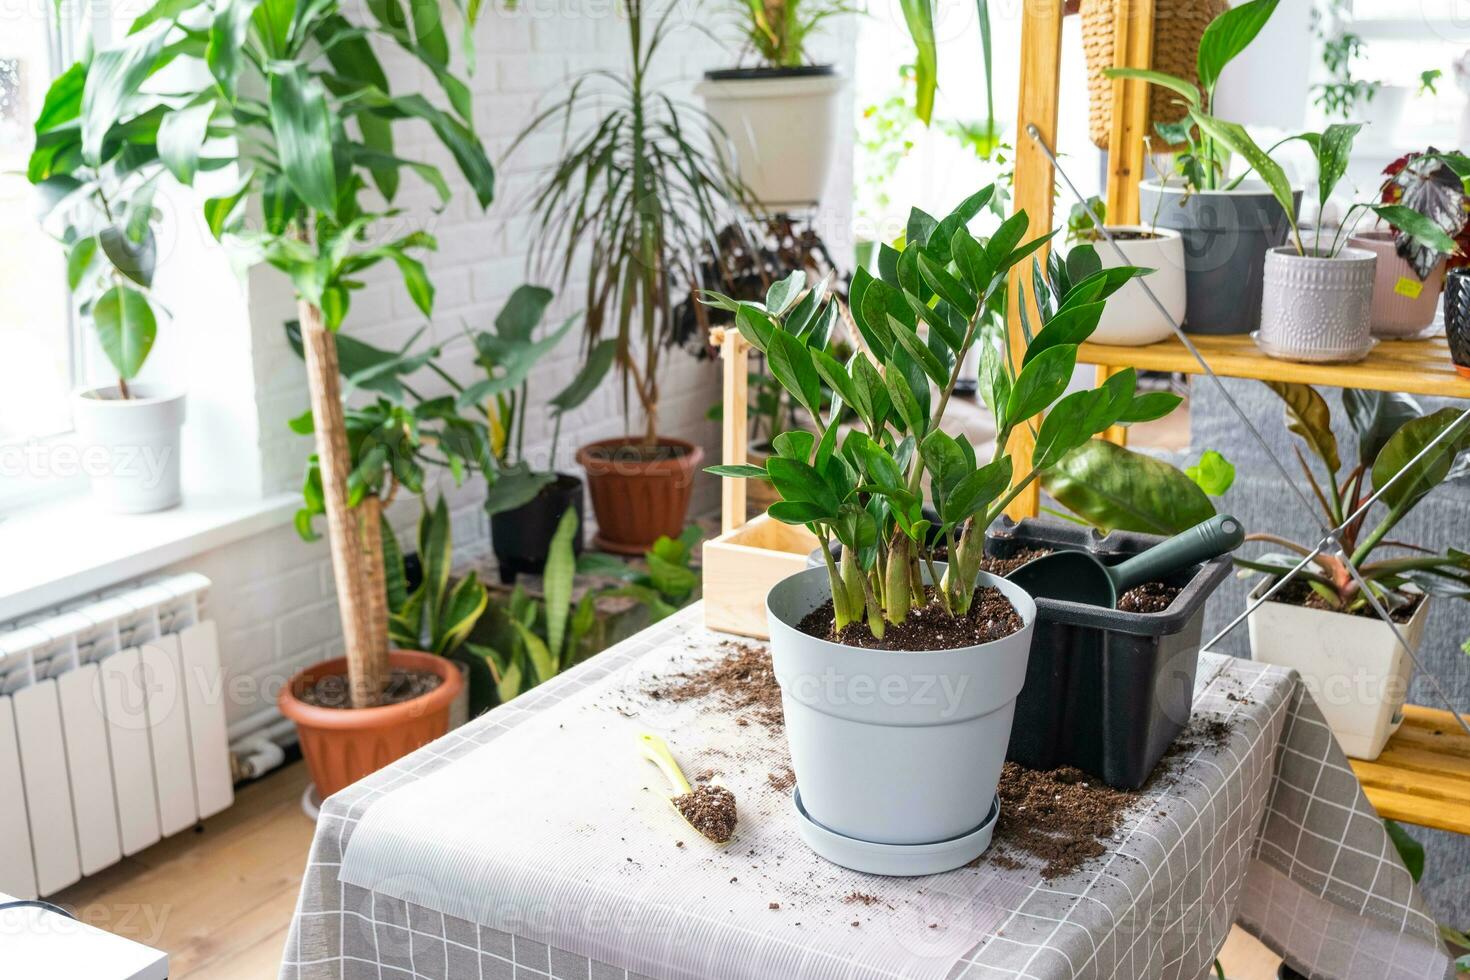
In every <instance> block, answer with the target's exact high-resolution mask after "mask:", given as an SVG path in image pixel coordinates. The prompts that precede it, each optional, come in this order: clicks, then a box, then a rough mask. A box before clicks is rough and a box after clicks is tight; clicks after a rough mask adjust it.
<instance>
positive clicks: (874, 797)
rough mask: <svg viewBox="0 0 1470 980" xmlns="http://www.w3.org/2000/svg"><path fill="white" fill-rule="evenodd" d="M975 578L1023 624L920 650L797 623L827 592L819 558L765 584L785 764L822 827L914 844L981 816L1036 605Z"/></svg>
mask: <svg viewBox="0 0 1470 980" xmlns="http://www.w3.org/2000/svg"><path fill="white" fill-rule="evenodd" d="M980 582H981V584H984V585H992V586H995V587H996V588H999V589H1000V590H1001V591H1002V592H1003V593H1004V594H1005V595H1006V597H1007V598H1009V599H1010V600H1011V602H1012V603H1013V604H1014V605H1015V607H1016V610H1017V611H1018V612H1019V613H1020V614H1021V617H1022V619H1024V620H1025V623H1026V625H1025V627H1024V628H1023V629H1021V630H1020V631H1018V632H1016V633H1013V634H1012V635H1010V636H1008V637H1005V638H1004V639H1001V640H997V641H995V642H993V643H986V644H982V645H980V646H974V647H964V648H962V649H957V650H936V651H931V652H922V653H907V652H900V651H892V650H866V649H860V648H856V647H848V646H842V645H840V644H836V643H829V642H827V641H825V640H820V639H817V638H816V637H812V636H808V635H807V634H805V633H802V632H801V631H800V630H798V629H797V628H796V624H797V623H799V622H800V621H801V619H802V617H804V616H805V615H806V614H807V613H809V612H811V611H812V610H813V609H815V608H817V607H818V606H819V605H821V604H822V602H824V601H825V600H826V599H827V598H829V594H828V586H827V572H826V569H824V568H810V569H807V570H806V571H803V572H798V573H797V574H795V575H792V576H790V577H788V578H786V579H783V580H782V581H781V582H779V583H777V585H776V586H775V588H773V589H771V591H770V593H769V595H768V596H767V600H766V608H767V613H768V618H769V621H770V632H771V656H772V660H773V662H774V666H775V671H776V679H777V681H778V682H779V683H780V685H781V703H782V708H783V710H784V711H785V714H786V738H787V741H788V742H789V744H790V747H791V762H792V767H793V769H794V770H795V771H796V782H797V785H798V787H800V790H801V799H802V804H803V806H804V808H805V810H806V812H807V813H808V814H809V815H810V816H811V818H812V820H814V821H815V822H816V823H818V824H820V825H821V826H822V827H825V828H826V829H828V830H830V831H833V832H835V833H837V834H840V835H842V836H844V837H848V838H852V839H855V840H858V841H865V842H870V843H875V844H908V845H913V844H930V843H936V842H940V841H947V840H950V839H952V838H956V837H960V836H962V835H966V834H969V833H971V832H973V831H974V830H975V829H976V828H977V827H979V826H981V825H982V824H983V823H984V822H985V820H986V817H987V815H988V814H989V811H990V806H991V803H992V801H993V800H994V799H995V790H996V786H997V784H998V783H999V781H1000V768H1001V764H1002V763H1003V762H1004V761H1005V754H1006V745H1007V743H1008V742H1009V740H1010V735H1011V717H1012V714H1013V712H1014V710H1015V705H1016V695H1017V694H1019V693H1020V691H1021V685H1022V684H1023V683H1024V682H1025V680H1026V661H1027V657H1028V656H1029V654H1030V648H1031V633H1032V630H1033V628H1034V626H1035V624H1036V604H1035V603H1034V602H1032V601H1031V597H1030V596H1028V595H1027V594H1026V593H1025V592H1023V591H1022V590H1021V589H1020V588H1018V587H1017V586H1015V585H1012V584H1011V583H1010V582H1007V581H1004V580H1003V579H998V578H996V577H994V576H992V575H987V574H982V575H981V576H980ZM964 860H969V858H968V857H967V858H965V859H964ZM961 863H963V861H961Z"/></svg>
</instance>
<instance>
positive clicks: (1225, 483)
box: [1184, 449, 1235, 497]
mask: <svg viewBox="0 0 1470 980" xmlns="http://www.w3.org/2000/svg"><path fill="white" fill-rule="evenodd" d="M1184 475H1185V476H1187V477H1189V478H1190V479H1191V480H1193V481H1194V482H1195V485H1196V486H1198V487H1199V488H1200V489H1201V490H1203V491H1204V492H1205V493H1207V494H1209V495H1210V496H1211V497H1222V496H1224V495H1225V493H1226V492H1227V491H1228V490H1229V489H1230V488H1231V487H1232V486H1233V485H1234V484H1235V464H1234V463H1232V462H1230V460H1228V459H1226V458H1225V457H1224V456H1223V455H1221V453H1220V451H1219V450H1217V449H1206V450H1205V451H1204V452H1203V453H1201V454H1200V457H1199V462H1197V463H1195V464H1194V465H1193V466H1187V467H1185V468H1184Z"/></svg>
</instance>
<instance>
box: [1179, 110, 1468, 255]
mask: <svg viewBox="0 0 1470 980" xmlns="http://www.w3.org/2000/svg"><path fill="white" fill-rule="evenodd" d="M1190 118H1192V119H1193V120H1194V121H1195V123H1196V124H1197V125H1198V126H1199V128H1200V129H1201V130H1203V131H1204V132H1206V133H1209V134H1210V135H1211V136H1212V137H1213V138H1214V139H1215V140H1216V141H1217V142H1218V143H1219V144H1220V145H1221V146H1224V147H1227V148H1228V149H1230V150H1231V151H1233V152H1235V153H1239V154H1240V155H1241V156H1242V157H1244V158H1245V161H1246V163H1248V164H1249V165H1250V167H1251V169H1252V170H1254V171H1255V172H1256V173H1257V174H1259V175H1260V177H1261V179H1262V180H1263V181H1265V183H1266V186H1267V187H1268V188H1269V189H1270V191H1271V196H1272V197H1274V198H1276V201H1277V203H1278V204H1280V205H1281V208H1282V210H1283V211H1285V212H1286V219H1287V221H1288V222H1289V223H1290V224H1291V235H1292V243H1293V244H1294V245H1295V246H1296V251H1297V254H1298V255H1303V256H1305V255H1315V256H1318V257H1320V258H1334V257H1336V256H1337V255H1338V254H1339V253H1340V252H1341V251H1342V249H1343V247H1344V246H1345V245H1347V243H1348V239H1349V238H1350V237H1351V236H1352V233H1353V230H1354V228H1356V227H1357V225H1358V222H1359V221H1361V220H1362V218H1363V217H1365V216H1366V215H1367V214H1368V212H1370V211H1371V212H1372V213H1373V214H1376V215H1377V216H1378V218H1379V219H1380V220H1381V221H1383V222H1385V223H1386V224H1388V225H1389V227H1391V228H1393V229H1394V230H1395V231H1396V232H1397V233H1398V234H1399V235H1401V236H1404V238H1405V239H1406V240H1407V241H1408V243H1409V244H1408V246H1407V248H1408V249H1409V250H1410V251H1411V252H1419V251H1423V252H1424V253H1427V254H1429V255H1432V256H1438V255H1440V254H1444V255H1449V254H1451V253H1453V252H1454V251H1455V250H1456V245H1455V241H1454V239H1453V238H1451V237H1450V234H1448V233H1446V231H1445V228H1444V227H1442V226H1441V224H1440V222H1441V221H1442V220H1444V219H1443V216H1442V215H1440V214H1437V213H1432V216H1431V215H1427V214H1422V213H1420V212H1419V211H1417V210H1415V208H1413V207H1410V206H1409V205H1408V204H1407V203H1399V204H1374V203H1371V202H1362V201H1360V202H1357V203H1354V204H1352V205H1350V206H1349V207H1348V209H1347V212H1346V213H1345V214H1344V215H1343V219H1342V221H1341V222H1340V223H1339V224H1338V226H1337V228H1336V229H1334V230H1333V232H1332V234H1331V235H1330V236H1329V237H1328V239H1327V241H1326V244H1325V246H1324V243H1323V239H1322V231H1323V228H1322V222H1321V220H1319V221H1318V222H1317V227H1316V229H1315V232H1314V237H1313V239H1312V243H1311V246H1310V248H1309V247H1308V245H1307V243H1306V241H1305V240H1304V239H1303V238H1302V231H1301V227H1300V226H1299V225H1298V224H1297V217H1296V202H1295V197H1294V195H1295V192H1294V191H1293V190H1292V187H1291V181H1290V180H1288V179H1287V177H1286V171H1285V170H1283V169H1282V167H1281V165H1280V164H1278V163H1277V162H1276V161H1275V160H1273V159H1272V158H1271V154H1270V152H1269V151H1267V150H1263V149H1261V147H1260V146H1259V145H1258V144H1257V143H1256V141H1255V140H1254V139H1252V138H1251V135H1250V133H1248V132H1246V129H1245V127H1244V126H1242V125H1240V124H1239V123H1233V122H1228V121H1227V120H1224V119H1219V118H1216V117H1214V116H1209V115H1206V114H1204V113H1203V112H1201V111H1199V110H1195V109H1191V110H1190ZM1362 128H1363V124H1362V123H1334V124H1333V125H1331V126H1328V127H1327V128H1326V129H1324V130H1323V131H1322V132H1320V133H1303V134H1302V135H1300V136H1289V137H1287V138H1286V139H1284V140H1282V141H1281V142H1280V143H1277V144H1276V146H1273V147H1272V148H1271V149H1272V150H1275V149H1276V148H1277V147H1279V146H1281V145H1282V144H1284V143H1289V142H1292V141H1293V140H1301V141H1302V142H1304V143H1306V144H1307V145H1308V146H1310V147H1311V148H1312V156H1313V158H1314V159H1315V160H1316V162H1317V181H1316V186H1317V207H1318V215H1319V216H1320V215H1322V214H1323V213H1325V210H1326V207H1327V202H1328V201H1330V200H1331V199H1332V192H1333V191H1334V190H1336V189H1337V185H1338V183H1339V182H1340V181H1341V180H1342V178H1343V176H1344V175H1345V174H1346V173H1347V169H1348V161H1349V158H1350V157H1351V155H1352V150H1353V140H1354V139H1356V138H1357V135H1358V132H1359V131H1360V130H1362ZM1457 162H1463V164H1464V165H1466V167H1467V170H1466V172H1467V173H1470V160H1466V159H1465V158H1463V157H1458V158H1457ZM1413 200H1414V201H1415V203H1416V204H1419V205H1420V206H1424V205H1425V204H1427V203H1428V200H1427V198H1425V197H1423V196H1416V197H1415V198H1414V199H1413ZM1459 218H1460V220H1461V221H1463V219H1464V215H1463V212H1462V213H1461V214H1460V215H1459ZM1456 230H1458V228H1457V229H1456Z"/></svg>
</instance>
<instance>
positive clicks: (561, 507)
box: [490, 473, 586, 585]
mask: <svg viewBox="0 0 1470 980" xmlns="http://www.w3.org/2000/svg"><path fill="white" fill-rule="evenodd" d="M569 507H574V508H576V511H577V533H576V536H575V537H573V538H572V552H573V553H574V554H578V555H580V554H581V553H582V528H583V527H584V526H585V524H586V521H585V520H584V519H583V510H582V481H581V480H579V479H578V478H577V477H575V476H569V475H567V474H566V473H558V474H557V475H556V479H555V480H552V481H551V482H550V483H548V484H547V485H546V486H544V487H542V488H541V492H540V493H538V494H537V495H536V496H535V497H533V498H532V499H531V501H530V502H529V503H525V504H522V505H521V506H519V507H516V508H514V509H512V510H503V511H501V512H500V513H498V514H492V515H491V516H490V544H491V546H492V547H494V549H495V560H496V561H497V562H498V563H499V564H500V581H501V582H503V583H505V584H506V585H510V584H511V583H512V582H514V581H515V580H516V576H517V575H518V574H520V573H521V572H525V573H527V574H529V575H540V574H541V573H542V572H543V571H544V570H545V569H546V552H547V549H548V548H549V547H550V546H551V538H552V535H554V534H555V533H556V525H557V524H558V523H559V522H560V521H561V515H562V514H565V513H566V512H567V508H569Z"/></svg>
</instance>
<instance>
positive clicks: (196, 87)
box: [28, 0, 495, 707]
mask: <svg viewBox="0 0 1470 980" xmlns="http://www.w3.org/2000/svg"><path fill="white" fill-rule="evenodd" d="M478 9H479V8H478V5H477V4H475V3H470V4H469V5H468V6H460V5H458V3H448V4H441V3H439V2H437V0H425V2H419V3H415V4H414V6H413V11H412V16H411V17H410V16H409V14H408V13H407V12H406V11H405V9H404V7H403V6H402V5H401V4H399V3H398V2H397V0H382V2H374V3H370V4H369V5H368V9H367V11H366V13H364V12H362V11H361V10H359V8H356V7H351V6H349V5H346V4H343V3H341V2H340V0H318V2H313V3H292V2H290V0H163V2H159V3H156V4H154V5H153V6H152V7H150V8H149V9H148V10H147V11H146V12H144V13H143V14H142V15H141V16H140V17H139V18H138V19H137V20H135V21H134V23H133V25H132V27H131V28H130V30H129V32H128V34H127V35H126V36H125V37H124V38H123V40H122V41H120V42H119V43H117V44H116V45H114V46H112V47H109V48H106V49H104V50H101V51H96V52H88V53H87V54H85V55H84V56H83V58H82V59H81V60H80V61H79V62H78V63H77V64H76V65H73V66H72V67H71V68H69V69H68V70H67V71H66V72H64V73H63V74H62V75H61V76H60V77H59V78H58V79H57V80H56V81H55V82H54V83H53V84H52V86H51V88H50V90H49V91H48V92H47V95H46V100H45V103H44V104H43V106H42V108H41V113H40V118H39V120H38V123H37V134H36V150H35V153H34V154H33V156H32V158H31V161H30V166H29V168H28V170H29V176H30V177H31V179H32V180H33V181H34V182H35V183H36V184H37V185H38V186H39V187H41V188H42V190H43V193H46V194H51V193H53V192H56V191H64V189H65V188H68V187H71V184H72V182H73V181H75V180H77V178H76V177H75V176H74V174H73V171H74V169H75V168H76V166H77V161H81V163H83V164H85V165H86V166H87V167H90V168H94V169H97V168H104V169H108V170H110V171H111V172H112V173H113V174H115V175H122V174H128V173H134V172H139V173H141V172H142V171H143V170H144V169H146V168H148V167H150V166H154V165H156V164H157V163H159V162H161V163H163V164H164V165H165V166H166V167H167V168H168V169H169V171H170V172H171V173H172V174H173V176H174V177H176V178H177V179H179V180H182V181H183V182H184V183H191V182H193V180H194V178H195V177H196V176H197V174H198V172H199V171H200V170H202V169H214V168H216V167H220V166H223V165H225V164H226V163H227V164H228V165H231V166H233V168H234V177H235V180H234V182H233V184H232V185H231V186H230V187H229V189H228V190H227V191H225V192H224V193H223V194H221V195H219V196H217V197H213V198H210V199H209V200H207V201H206V202H205V205H204V217H205V220H206V222H207V223H208V226H209V228H210V230H211V231H212V232H213V233H214V234H215V235H216V236H218V237H221V238H224V239H226V240H227V241H228V242H229V243H230V244H231V245H232V246H234V247H236V248H237V249H238V250H239V252H240V253H241V255H242V256H243V257H244V258H245V259H247V260H250V261H264V262H267V263H269V264H270V265H272V266H274V267H276V268H278V269H280V270H282V271H283V272H285V273H286V274H287V275H288V276H289V277H290V279H291V282H292V285H293V287H294V289H295V291H296V295H297V300H298V309H299V311H300V322H301V330H302V339H303V342H304V343H303V347H304V348H305V353H306V358H307V382H308V388H309V390H310V392H311V395H312V405H313V408H314V409H315V415H316V419H315V422H316V424H315V431H316V436H317V449H318V455H319V457H320V459H321V473H322V480H321V487H322V507H323V510H324V511H325V512H326V513H327V515H328V518H329V523H330V525H331V527H332V528H333V533H332V541H331V544H332V550H333V565H334V568H335V569H336V571H337V587H338V595H339V602H338V605H339V608H340V610H341V613H342V621H343V631H344V634H345V640H346V652H347V660H348V672H349V677H350V683H349V688H350V691H351V695H352V703H353V705H354V706H357V707H366V706H371V705H374V704H376V703H377V701H378V699H379V697H380V694H381V690H382V682H383V679H384V678H385V677H386V672H387V647H388V636H387V628H386V624H385V623H383V622H382V621H380V619H379V617H378V616H377V615H376V613H375V612H374V609H373V606H372V602H373V601H374V600H373V599H372V598H371V597H372V595H373V593H374V591H375V584H376V583H378V582H380V581H381V580H382V575H383V571H382V568H381V567H380V563H381V549H380V547H379V545H378V541H377V539H378V534H379V512H380V510H381V500H380V499H379V498H378V496H377V495H376V494H375V493H370V492H367V490H366V489H365V488H360V487H361V484H360V483H358V484H354V482H353V480H352V479H351V474H352V473H353V471H354V469H355V465H354V461H353V460H352V458H351V451H350V447H349V444H348V443H349V440H348V436H347V433H346V431H345V430H346V424H345V421H344V419H343V411H342V399H341V382H340V378H339V372H338V368H337V363H336V362H337V349H336V343H335V341H336V330H337V328H338V327H339V326H341V324H342V323H343V321H344V319H345V318H346V316H347V313H348V309H349V306H350V299H351V294H352V292H353V291H355V290H357V289H359V288H360V287H361V286H362V285H363V280H362V278H361V276H362V273H363V272H364V271H365V270H367V269H369V268H371V267H373V266H376V265H378V264H380V263H383V262H391V263H393V264H394V265H395V266H397V268H398V271H399V273H400V275H401V276H402V279H403V283H404V286H405V288H406V289H407V291H408V294H409V296H410V297H411V298H412V300H413V302H414V304H415V305H416V306H417V307H418V308H419V309H420V310H421V311H422V312H423V313H424V314H425V315H428V314H429V313H430V312H431V311H432V308H433V302H434V288H433V285H432V283H430V281H429V278H428V275H427V272H426V270H425V268H424V266H423V263H422V262H421V261H420V260H419V258H418V257H417V255H418V254H420V253H422V252H424V251H426V250H429V249H432V248H433V247H434V239H433V237H432V236H430V235H429V234H428V233H426V232H424V231H422V230H413V231H409V232H407V233H406V234H399V235H397V236H396V237H394V235H392V234H390V233H389V232H388V230H387V229H388V228H389V226H390V221H391V222H396V223H401V222H402V218H401V215H400V214H399V212H397V211H396V210H395V209H394V208H393V207H392V203H391V202H392V201H393V199H394V198H395V196H396V195H397V192H398V189H399V184H400V179H401V177H402V175H403V173H404V172H405V171H407V172H408V173H410V174H413V175H414V176H416V177H417V178H418V179H420V180H422V181H423V182H424V183H426V184H427V185H428V186H429V187H430V188H431V189H432V190H433V191H434V192H435V193H436V194H437V195H438V197H439V199H440V200H441V201H442V202H444V203H447V202H448V200H449V198H450V191H449V187H448V184H447V182H446V181H445V180H444V177H443V175H442V173H441V172H440V171H439V169H438V168H437V167H435V166H434V165H433V164H430V163H427V162H423V161H418V160H412V159H407V158H404V157H401V156H399V155H398V153H397V147H396V143H395V127H396V126H397V125H398V124H399V123H401V122H404V121H414V122H417V123H420V124H422V125H423V126H424V132H425V134H426V135H427V134H432V137H433V138H434V139H435V140H437V142H438V143H439V144H441V145H442V146H443V148H444V150H445V152H446V153H447V155H448V156H449V157H450V158H452V159H453V160H454V161H455V163H456V165H457V166H458V168H459V169H460V171H461V172H462V173H463V174H464V176H465V179H466V182H467V184H468V186H469V188H470V189H471V191H472V192H473V194H474V196H475V198H476V200H477V201H478V202H479V204H480V205H481V206H482V207H483V206H485V205H487V204H488V203H489V202H490V199H491V197H492V195H493V192H494V176H495V175H494V170H493V168H492V167H491V165H490V161H489V159H488V158H487V157H486V155H485V153H484V150H483V148H482V146H481V145H480V141H479V138H478V137H477V136H476V135H475V132H474V107H473V99H472V97H471V92H470V87H469V85H468V84H467V83H466V82H465V81H464V79H463V78H461V77H460V75H459V74H457V73H456V71H455V70H454V69H453V68H452V67H451V58H452V54H451V44H450V41H449V34H448V33H447V31H446V26H452V25H453V24H454V22H455V21H459V22H461V23H462V24H463V26H464V27H465V28H466V29H465V30H463V31H462V37H463V39H464V42H465V50H464V54H465V55H469V54H470V48H469V44H468V41H469V38H470V36H471V31H470V30H468V28H469V27H472V26H473V23H474V21H475V17H476V14H477V12H478ZM375 44H380V45H385V46H389V45H391V46H393V47H396V48H397V49H398V50H399V51H400V52H401V54H402V56H404V57H406V58H409V59H412V60H414V61H415V62H417V63H418V64H419V65H421V66H422V67H423V69H424V70H425V72H426V73H427V74H428V75H429V76H432V77H433V78H434V79H435V80H436V81H437V83H438V86H439V88H440V89H441V90H442V92H443V103H444V105H443V106H441V105H438V104H436V103H435V102H434V101H431V100H430V99H429V98H427V97H426V96H425V95H423V94H421V93H418V92H414V93H410V94H401V95H400V94H394V93H393V92H391V91H390V88H389V83H388V78H387V74H386V73H385V72H384V70H383V66H382V64H381V62H380V61H379V59H378V55H377V53H376V49H375ZM466 60H468V58H466ZM165 70H167V72H168V74H167V75H164V74H163V73H164V72H165ZM162 79H167V84H162V83H161V80H162ZM369 192H370V193H369ZM385 202H386V203H385ZM249 214H253V215H254V216H255V218H254V220H252V221H247V220H246V218H247V215H249ZM131 240H132V241H140V240H146V239H140V238H139V237H138V236H137V235H134V236H133V238H132V239H131ZM135 305H136V304H135Z"/></svg>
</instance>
